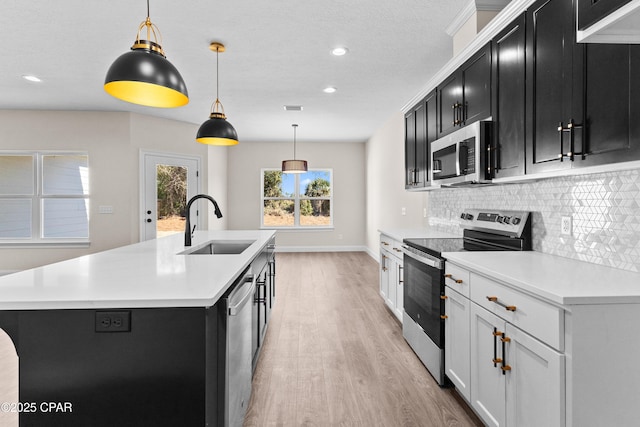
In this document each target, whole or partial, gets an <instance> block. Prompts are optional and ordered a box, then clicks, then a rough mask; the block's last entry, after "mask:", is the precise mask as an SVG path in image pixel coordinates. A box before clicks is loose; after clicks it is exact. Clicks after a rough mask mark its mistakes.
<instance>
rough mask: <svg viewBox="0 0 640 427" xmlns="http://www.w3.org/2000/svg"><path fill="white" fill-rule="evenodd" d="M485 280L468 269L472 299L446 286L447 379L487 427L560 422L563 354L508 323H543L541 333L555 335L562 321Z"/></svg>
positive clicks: (547, 426)
mask: <svg viewBox="0 0 640 427" xmlns="http://www.w3.org/2000/svg"><path fill="white" fill-rule="evenodd" d="M458 269H459V267H458ZM458 273H459V272H458ZM487 281H488V279H487V278H485V277H480V276H477V275H475V274H473V273H470V274H469V286H470V289H471V292H470V295H471V299H467V298H466V297H465V296H463V295H461V294H459V293H458V292H456V291H454V290H451V289H450V288H449V287H448V286H447V287H445V295H446V301H445V315H446V320H445V372H446V374H447V376H448V377H449V379H450V380H451V382H452V383H453V384H454V385H455V387H456V389H457V390H458V392H459V393H460V394H461V395H462V396H463V397H464V398H465V399H466V400H467V401H468V402H469V403H470V405H471V407H472V408H473V409H474V410H475V412H476V413H477V414H478V416H479V417H480V418H481V419H482V421H483V422H484V423H485V424H486V425H487V426H492V427H504V426H508V427H513V426H517V427H526V426H532V427H538V426H545V427H561V426H564V425H565V407H566V404H565V391H566V390H565V354H564V353H563V352H561V351H558V350H557V349H554V348H552V347H551V346H550V345H548V343H544V342H542V341H541V340H540V339H539V337H535V336H534V335H532V334H531V333H528V332H526V331H524V330H522V329H521V328H519V327H517V326H515V324H518V325H528V324H529V322H533V323H534V324H535V325H540V324H544V325H547V326H545V327H544V328H543V330H541V331H540V336H542V337H555V336H556V335H554V333H555V332H556V330H557V329H563V326H564V324H563V323H562V322H560V324H558V323H557V322H556V321H554V319H555V317H554V316H551V319H549V317H550V315H549V309H550V308H552V307H551V306H549V307H540V306H539V304H540V303H541V301H540V300H535V299H532V298H531V297H529V296H527V295H515V294H509V293H508V292H502V291H503V289H502V288H503V287H502V285H499V284H497V283H493V282H492V283H491V286H488V283H487ZM510 291H513V290H512V289H511V290H510ZM485 294H486V295H485ZM514 300H515V301H517V305H512V304H511V303H512V302H513V301H514ZM543 304H544V303H543ZM552 314H553V313H552ZM538 318H540V319H538ZM538 320H539V322H538ZM533 329H534V330H535V331H536V332H538V330H537V329H536V328H533ZM545 329H548V330H545ZM552 332H553V333H552ZM553 341H554V342H555V340H553Z"/></svg>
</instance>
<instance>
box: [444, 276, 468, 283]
mask: <svg viewBox="0 0 640 427" xmlns="http://www.w3.org/2000/svg"><path fill="white" fill-rule="evenodd" d="M444 277H445V279H451V280H453V281H454V282H455V283H457V284H460V283H463V280H461V279H454V278H453V276H452V275H451V274H445V275H444Z"/></svg>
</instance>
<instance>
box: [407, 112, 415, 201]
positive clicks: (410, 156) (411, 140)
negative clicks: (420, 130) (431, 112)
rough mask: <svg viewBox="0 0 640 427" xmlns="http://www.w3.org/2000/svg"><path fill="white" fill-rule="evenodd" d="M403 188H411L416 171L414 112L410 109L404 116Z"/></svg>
mask: <svg viewBox="0 0 640 427" xmlns="http://www.w3.org/2000/svg"><path fill="white" fill-rule="evenodd" d="M404 170H405V173H404V188H406V189H409V188H413V186H414V182H415V179H416V178H415V171H416V113H415V110H414V109H411V110H410V111H409V112H408V113H407V114H406V115H405V116H404Z"/></svg>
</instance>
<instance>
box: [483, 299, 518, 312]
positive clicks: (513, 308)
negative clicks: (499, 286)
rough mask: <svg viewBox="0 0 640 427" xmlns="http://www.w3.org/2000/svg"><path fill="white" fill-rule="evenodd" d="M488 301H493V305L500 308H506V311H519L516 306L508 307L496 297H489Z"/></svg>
mask: <svg viewBox="0 0 640 427" xmlns="http://www.w3.org/2000/svg"><path fill="white" fill-rule="evenodd" d="M487 300H489V301H491V302H492V303H495V304H498V305H499V306H500V307H504V309H505V310H507V311H516V309H517V307H516V306H515V305H507V304H505V303H503V302H502V301H500V300H499V299H498V297H496V296H487Z"/></svg>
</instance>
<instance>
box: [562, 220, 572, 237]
mask: <svg viewBox="0 0 640 427" xmlns="http://www.w3.org/2000/svg"><path fill="white" fill-rule="evenodd" d="M571 232H572V230H571V217H570V216H563V217H562V220H561V222H560V233H561V234H564V235H566V236H570V235H571Z"/></svg>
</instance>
